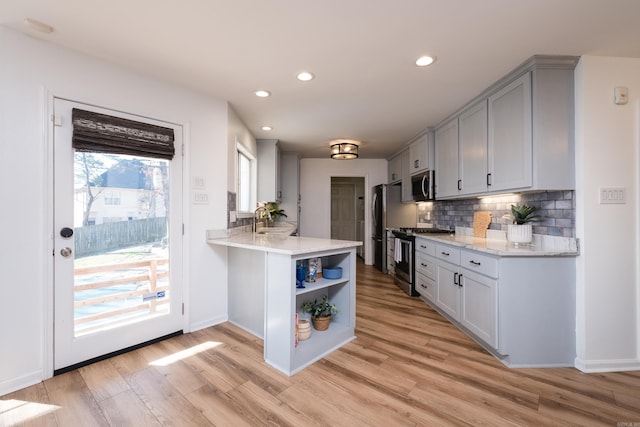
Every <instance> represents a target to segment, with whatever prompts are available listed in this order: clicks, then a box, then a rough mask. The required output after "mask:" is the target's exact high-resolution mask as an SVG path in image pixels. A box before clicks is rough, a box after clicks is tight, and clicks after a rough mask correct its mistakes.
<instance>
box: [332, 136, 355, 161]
mask: <svg viewBox="0 0 640 427" xmlns="http://www.w3.org/2000/svg"><path fill="white" fill-rule="evenodd" d="M358 156H359V154H358V141H353V140H350V139H337V140H335V141H331V158H332V159H336V160H349V159H357V158H358Z"/></svg>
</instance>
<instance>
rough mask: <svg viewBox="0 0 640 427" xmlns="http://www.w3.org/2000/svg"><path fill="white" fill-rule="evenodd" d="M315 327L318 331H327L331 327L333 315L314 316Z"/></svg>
mask: <svg viewBox="0 0 640 427" xmlns="http://www.w3.org/2000/svg"><path fill="white" fill-rule="evenodd" d="M312 320H313V327H314V328H315V330H316V331H326V330H327V329H329V322H331V316H323V317H314V318H313V319H312Z"/></svg>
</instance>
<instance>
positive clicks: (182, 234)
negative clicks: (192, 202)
mask: <svg viewBox="0 0 640 427" xmlns="http://www.w3.org/2000/svg"><path fill="white" fill-rule="evenodd" d="M182 235H183V236H184V223H183V224H182Z"/></svg>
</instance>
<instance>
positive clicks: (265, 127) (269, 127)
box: [260, 126, 273, 131]
mask: <svg viewBox="0 0 640 427" xmlns="http://www.w3.org/2000/svg"><path fill="white" fill-rule="evenodd" d="M260 129H262V130H266V131H270V130H273V128H272V127H271V126H262V127H261V128H260Z"/></svg>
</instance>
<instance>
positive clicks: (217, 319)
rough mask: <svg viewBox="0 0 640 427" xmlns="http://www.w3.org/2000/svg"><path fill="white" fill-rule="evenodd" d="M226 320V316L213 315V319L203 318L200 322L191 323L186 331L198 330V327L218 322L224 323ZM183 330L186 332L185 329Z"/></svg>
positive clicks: (202, 327)
mask: <svg viewBox="0 0 640 427" xmlns="http://www.w3.org/2000/svg"><path fill="white" fill-rule="evenodd" d="M227 320H228V317H227V316H218V317H214V318H213V319H207V320H203V321H201V322H197V323H192V324H190V325H189V331H188V332H195V331H199V330H200V329H204V328H209V327H211V326H215V325H219V324H220V323H224V322H226V321H227ZM185 332H187V331H185Z"/></svg>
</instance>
